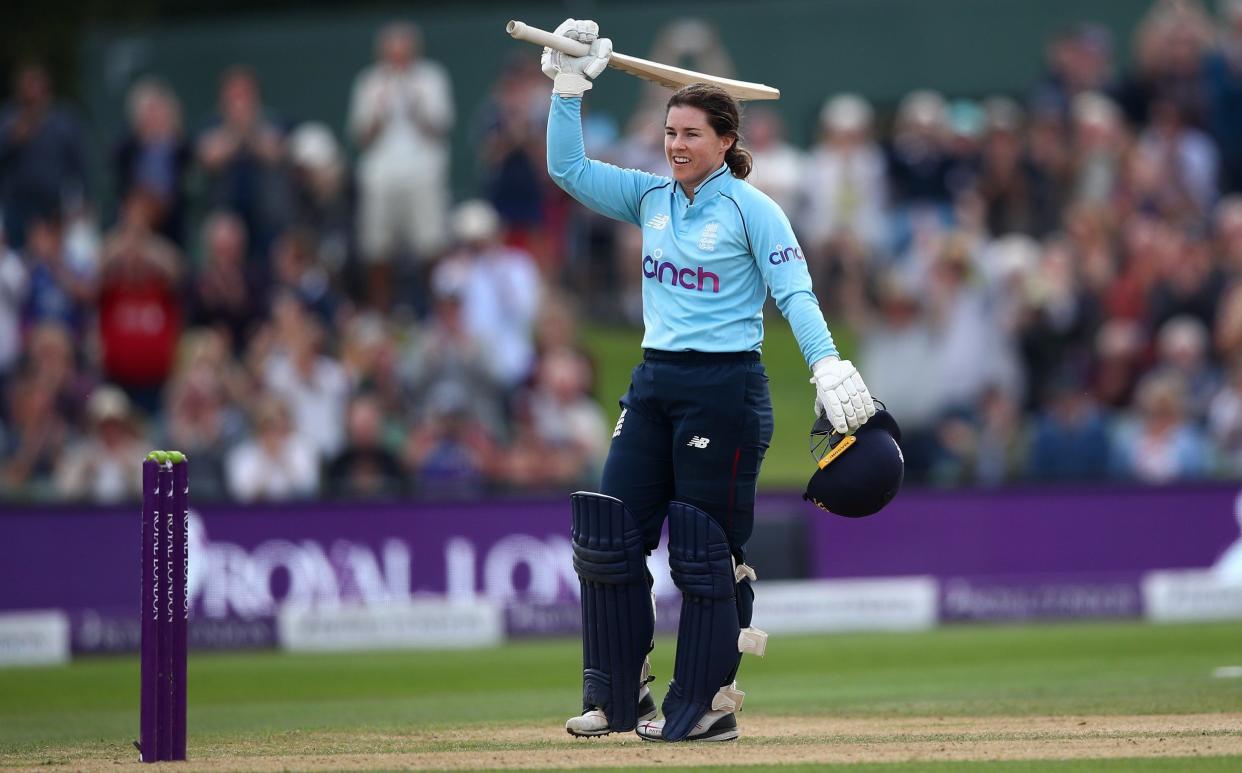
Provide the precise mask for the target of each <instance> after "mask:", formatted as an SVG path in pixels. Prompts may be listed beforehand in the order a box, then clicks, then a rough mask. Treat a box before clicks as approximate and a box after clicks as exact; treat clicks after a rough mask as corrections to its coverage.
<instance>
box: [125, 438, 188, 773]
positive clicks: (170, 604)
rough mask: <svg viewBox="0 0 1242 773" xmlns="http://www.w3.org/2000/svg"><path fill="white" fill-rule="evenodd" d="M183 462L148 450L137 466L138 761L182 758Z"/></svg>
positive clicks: (185, 527) (185, 536) (185, 504)
mask: <svg viewBox="0 0 1242 773" xmlns="http://www.w3.org/2000/svg"><path fill="white" fill-rule="evenodd" d="M189 493H190V485H189V461H188V460H187V459H186V457H185V454H182V453H180V452H178V451H152V452H151V453H150V454H148V455H147V458H146V460H145V461H144V462H143V463H142V594H141V598H142V602H141V619H142V655H141V658H142V676H141V682H140V690H141V700H140V708H139V724H140V729H139V733H140V735H139V741H138V743H137V744H136V745H137V746H138V752H139V759H140V760H141V761H143V762H157V761H161V760H184V759H185V758H186V757H185V729H186V728H185V724H186V723H185V720H186V652H187V647H186V621H187V620H188V619H189V617H190V603H189V595H188V593H187V588H186V584H187V580H188V575H189V567H190V550H189V535H188V532H189V525H190V507H189Z"/></svg>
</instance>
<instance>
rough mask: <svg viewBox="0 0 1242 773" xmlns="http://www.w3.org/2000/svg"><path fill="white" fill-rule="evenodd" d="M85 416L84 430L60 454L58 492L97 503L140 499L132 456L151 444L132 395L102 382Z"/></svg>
mask: <svg viewBox="0 0 1242 773" xmlns="http://www.w3.org/2000/svg"><path fill="white" fill-rule="evenodd" d="M86 417H87V421H88V422H89V424H88V425H87V431H86V435H85V436H84V437H82V438H80V439H79V440H77V441H76V442H74V443H72V444H70V445H69V447H68V448H67V449H66V450H65V452H64V454H63V455H62V456H61V457H60V458H59V459H58V460H57V465H56V472H55V477H56V494H57V496H59V497H62V498H65V499H70V500H83V499H84V500H89V501H91V502H99V503H112V502H122V501H136V500H137V499H139V498H140V497H141V495H142V472H141V466H140V465H136V464H134V460H135V459H141V458H142V457H143V454H144V453H145V452H146V449H147V448H148V447H149V446H148V443H147V440H146V439H145V438H144V436H143V433H142V431H141V429H140V427H139V425H138V418H137V417H136V416H135V415H134V413H133V410H132V408H131V406H130V402H129V399H128V398H126V397H125V393H124V392H123V391H121V390H120V389H118V388H117V387H115V386H111V385H108V384H104V385H102V386H100V387H98V388H97V389H96V390H95V391H94V392H93V393H92V394H91V396H90V400H88V401H87V404H86Z"/></svg>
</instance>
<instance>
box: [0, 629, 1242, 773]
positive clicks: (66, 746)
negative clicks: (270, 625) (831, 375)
mask: <svg viewBox="0 0 1242 773" xmlns="http://www.w3.org/2000/svg"><path fill="white" fill-rule="evenodd" d="M671 645H672V643H671V641H668V640H661V641H660V642H659V645H658V646H657V649H656V652H655V654H654V656H653V666H654V670H655V673H656V675H657V677H658V679H657V684H658V685H660V686H662V685H663V684H664V682H665V681H666V680H667V679H668V678H669V676H670V675H671V670H672V654H673V652H672V650H673V648H672V646H671ZM579 647H580V645H579V643H578V642H577V641H570V640H549V641H526V642H518V643H514V644H510V645H507V646H504V647H502V648H499V649H494V650H482V651H451V652H422V653H417V652H383V653H366V654H331V655H294V654H285V653H230V654H205V653H204V654H193V655H192V656H191V658H190V687H189V694H190V717H189V725H190V756H191V758H192V759H194V760H196V761H198V762H199V763H206V762H209V761H211V760H213V759H216V758H219V759H222V760H231V762H229V763H227V764H225V765H224V767H222V768H217V769H225V768H228V769H234V768H236V767H239V766H240V767H241V768H249V767H250V765H249V762H247V761H253V762H254V764H255V766H256V767H258V768H261V769H265V770H266V769H284V768H286V767H287V768H293V769H301V768H304V767H305V766H304V765H303V764H301V763H300V762H299V760H300V759H302V758H301V757H300V756H299V755H315V760H316V761H317V762H316V764H317V765H318V766H319V767H320V768H324V766H325V764H326V769H331V767H332V760H333V755H344V756H341V757H340V759H341V760H342V765H341V767H343V768H344V767H351V768H355V769H356V768H358V767H359V766H360V765H362V766H364V767H365V766H368V765H371V764H372V763H371V762H368V760H370V759H372V758H371V757H359V756H358V755H359V754H364V753H365V754H378V755H381V756H380V757H379V758H378V760H377V761H376V762H375V763H374V765H375V767H379V768H384V767H388V768H392V767H409V766H410V765H411V764H412V763H411V761H410V760H411V759H412V760H415V761H416V762H417V761H418V760H424V761H425V760H426V759H432V758H430V757H428V758H424V757H420V756H418V755H422V754H434V753H446V754H447V753H454V754H461V753H477V759H478V763H477V764H478V765H479V768H478V769H485V768H486V767H487V766H488V764H497V763H496V762H495V761H494V760H495V759H498V758H497V757H496V756H495V755H502V754H505V753H509V752H524V751H530V752H535V753H539V754H543V753H549V754H556V753H557V750H559V749H562V748H563V749H566V750H567V751H568V752H569V753H576V752H574V750H575V749H588V750H589V751H591V753H597V752H598V753H606V752H607V750H608V749H609V748H610V747H608V746H607V745H608V744H613V743H621V744H626V743H630V741H621V740H617V739H604V740H600V741H590V742H588V741H575V740H574V739H570V738H568V737H567V736H565V735H564V734H563V731H561V730H560V728H561V726H562V723H563V722H564V719H565V717H566V716H567V715H568V714H569V713H571V712H572V711H573V710H574V709H575V708H576V703H577V696H578V677H577V670H578V663H579V654H580V649H579ZM1233 665H1242V625H1238V624H1216V625H1177V626H1173V625H1169V626H1155V625H1147V624H1142V623H1082V624H1072V625H1071V624H1063V625H1062V624H1059V625H1043V626H956V627H949V628H942V629H937V630H934V631H931V632H927V633H919V634H849V635H835V636H798V637H781V636H774V637H773V638H772V640H771V641H770V643H769V646H768V654H767V657H765V658H763V659H751V658H747V662H745V663H744V665H743V670H742V672H741V677H740V685H739V686H740V687H741V688H742V689H744V690H746V692H747V698H746V705H745V709H744V711H743V712H742V715H741V717H740V720H741V726H742V729H743V733H745V730H746V727H747V724H746V723H747V721H751V722H752V724H755V723H766V725H765V726H766V727H768V728H769V730H771V729H772V726H773V723H774V722H775V723H776V727H777V729H779V721H778V720H776V719H775V718H779V717H798V718H802V719H811V720H814V719H816V718H823V719H824V720H825V721H827V722H831V721H846V720H848V721H851V722H854V721H856V722H862V723H867V724H871V725H874V726H875V728H876V730H874V731H869V732H873V733H874V732H878V733H879V735H872V736H868V738H867V739H863V740H865V741H866V742H867V743H868V744H871V746H875V747H876V748H878V749H880V750H881V751H882V750H883V747H884V745H885V744H887V743H902V742H905V741H908V740H910V739H909V738H905V737H903V734H906V735H908V734H909V732H910V731H903V730H902V727H903V722H912V721H916V720H917V721H923V720H924V719H925V720H926V721H929V722H948V723H950V724H952V722H953V718H955V717H967V718H987V717H1002V718H1012V717H1019V718H1031V720H1030V721H1031V722H1032V724H1031V731H1030V732H1029V733H1028V732H1026V731H1024V730H1023V729H1022V728H1021V727H1019V728H1018V729H1014V728H1010V729H1007V730H997V729H992V730H986V731H980V732H979V733H977V734H975V735H969V734H967V735H964V736H954V735H953V733H952V732H950V731H949V730H947V729H946V730H945V731H944V734H943V737H944V738H946V739H948V740H949V741H950V742H952V743H955V744H961V743H963V742H964V743H966V744H967V745H969V744H970V743H974V742H976V741H980V742H989V743H996V744H1000V746H998V747H997V748H1004V746H1005V744H1006V743H1008V742H1009V741H1011V740H1012V741H1014V742H1026V741H1030V742H1051V743H1053V744H1055V742H1056V738H1055V737H1054V734H1050V733H1051V731H1047V732H1045V731H1042V730H1040V729H1039V726H1038V725H1037V724H1035V721H1036V718H1049V717H1052V718H1057V717H1071V716H1072V717H1099V716H1106V715H1112V716H1121V715H1126V716H1129V717H1132V718H1134V717H1138V718H1141V717H1142V716H1143V715H1199V716H1202V715H1211V714H1218V715H1222V719H1224V720H1227V722H1232V719H1231V718H1230V717H1225V716H1224V715H1229V714H1233V715H1237V716H1242V714H1239V712H1242V679H1226V678H1214V677H1213V671H1214V670H1215V669H1217V668H1218V667H1221V666H1233ZM662 692H663V690H662V689H661V690H659V693H661V694H662ZM137 697H138V662H137V658H136V657H115V658H91V659H84V660H80V661H77V662H74V663H72V664H71V665H68V666H65V667H56V668H33V669H8V670H0V768H2V767H34V766H37V767H42V768H43V769H47V767H49V766H50V767H59V766H64V767H71V768H75V769H79V768H95V767H110V768H112V769H116V767H115V766H116V765H117V764H120V763H124V762H129V761H131V760H133V759H134V758H135V754H134V752H133V750H132V749H131V748H130V747H129V743H130V741H131V739H133V738H134V737H135V736H136V733H137V726H138V709H137ZM1006 721H1008V720H1006ZM1023 721H1025V720H1019V725H1021V723H1022V722H1023ZM1093 721H1094V720H1093ZM1083 724H1084V725H1086V724H1087V723H1086V722H1085V721H1084V722H1083ZM515 726H517V727H520V726H530V727H534V728H542V729H546V731H547V733H546V735H541V736H539V737H533V738H531V739H530V740H529V741H528V740H526V739H525V738H524V737H523V736H522V735H520V734H518V735H516V736H515V735H513V734H510V735H508V736H504V735H503V734H502V733H499V732H498V734H497V735H496V736H495V737H494V738H493V737H492V736H491V735H490V734H491V732H492V730H493V729H496V730H497V731H499V730H505V729H511V728H513V727H515ZM888 726H891V727H892V730H891V732H890V731H887V730H885V728H886V727H888ZM828 727H831V725H829V726H828ZM946 727H948V725H946ZM460 731H465V734H464V735H462V734H461V733H460ZM540 732H543V730H540ZM839 732H840V735H831V734H830V735H829V736H827V737H821V738H815V739H814V741H815V742H816V743H818V744H820V748H821V751H822V750H823V749H825V748H826V749H827V750H828V751H831V749H832V745H833V744H834V743H837V742H838V741H839V742H841V743H845V742H858V741H859V739H858V738H854V737H852V736H851V735H850V733H851V732H853V731H849V732H846V731H839ZM920 732H923V731H920ZM954 732H956V731H954ZM1157 732H1159V734H1160V735H1161V736H1162V737H1161V738H1160V741H1161V742H1164V740H1165V739H1164V737H1163V735H1165V733H1164V732H1163V731H1161V730H1159V728H1157V729H1155V730H1151V731H1150V732H1148V731H1143V732H1141V733H1140V732H1137V731H1136V732H1135V733H1134V735H1135V736H1136V737H1137V736H1143V737H1145V738H1146V740H1147V741H1151V742H1152V743H1154V741H1155V739H1154V738H1152V737H1151V736H1152V734H1153V733H1157ZM412 733H414V734H415V735H411V734H412ZM1103 735H1105V736H1108V737H1109V738H1113V737H1117V738H1115V740H1117V743H1119V744H1123V743H1124V742H1125V741H1128V740H1129V739H1126V738H1121V737H1119V736H1124V735H1125V734H1124V733H1120V734H1119V733H1117V732H1112V733H1111V735H1110V734H1108V733H1104V734H1103ZM1168 735H1170V737H1171V738H1172V737H1173V736H1179V733H1178V732H1170V733H1168ZM1186 735H1188V733H1187V732H1181V733H1180V737H1181V741H1180V742H1182V743H1185V742H1186V738H1185V736H1186ZM1195 735H1199V733H1197V732H1196V733H1195ZM1201 735H1202V736H1203V738H1202V739H1201V740H1202V742H1203V746H1202V747H1198V746H1196V747H1195V748H1196V750H1197V751H1196V752H1195V753H1196V754H1199V755H1203V756H1196V757H1194V758H1193V759H1190V758H1187V757H1186V756H1185V755H1184V754H1183V755H1182V756H1181V757H1173V758H1160V757H1159V756H1158V755H1154V754H1147V753H1143V754H1137V753H1136V754H1135V755H1134V756H1136V757H1138V756H1141V757H1144V758H1147V759H1141V760H1135V759H1127V757H1129V756H1130V755H1128V754H1126V753H1125V752H1126V747H1125V746H1124V745H1123V746H1121V747H1119V749H1118V753H1117V754H1115V755H1113V754H1111V753H1110V754H1108V755H1107V756H1108V757H1113V758H1114V761H1112V762H1108V761H1107V760H1103V759H1087V760H1069V761H1064V762H1055V761H1053V760H1050V759H1040V760H1034V761H1030V760H1011V761H1004V762H1001V761H997V762H992V761H987V760H986V759H985V760H982V761H957V762H952V763H949V762H939V761H919V762H903V761H900V760H884V761H885V763H886V764H858V765H843V766H841V767H840V768H838V767H836V766H829V765H824V764H817V765H814V766H805V765H804V766H802V767H797V766H784V767H779V768H772V769H780V770H837V769H842V770H845V769H848V770H850V771H870V770H875V771H885V772H886V773H887V772H889V771H892V772H896V771H949V770H969V771H974V770H984V771H987V773H1000V772H1001V771H1005V772H1008V771H1029V770H1065V771H1088V770H1092V771H1094V770H1102V771H1112V770H1116V771H1124V770H1137V771H1174V770H1193V771H1218V770H1219V771H1225V770H1229V771H1237V770H1242V755H1238V754H1237V750H1239V749H1242V721H1240V722H1238V723H1236V724H1233V725H1232V729H1229V728H1228V727H1226V728H1225V729H1219V728H1217V729H1215V730H1213V731H1212V732H1210V733H1209V732H1207V731H1204V732H1203V733H1202V734H1201ZM806 736H807V733H806V732H804V731H799V732H796V733H793V734H792V735H790V736H789V737H788V738H785V737H783V736H781V735H779V734H778V733H769V734H768V735H766V736H764V737H752V738H747V737H745V736H744V737H743V739H742V741H741V742H739V743H737V744H713V745H709V744H697V745H694V746H696V747H697V748H698V749H702V748H703V747H706V746H712V747H715V748H722V747H728V748H731V749H735V750H743V751H744V750H747V749H750V750H751V751H752V752H753V751H755V750H756V749H755V747H756V746H757V745H758V746H761V747H762V748H761V749H758V751H761V752H763V751H764V750H770V751H771V752H772V754H774V755H779V754H781V753H783V752H785V751H790V750H794V751H796V748H797V746H798V744H801V743H805V742H806V741H807V737H806ZM939 737H941V736H940V735H938V734H935V733H932V734H928V733H926V732H923V735H922V736H920V738H919V739H916V740H921V741H927V740H928V739H930V740H931V741H933V742H934V741H935V740H936V738H939ZM1138 740H1144V738H1138ZM1173 740H1176V739H1173ZM864 745H865V744H864ZM639 746H643V747H646V749H651V748H659V749H663V750H680V749H683V748H686V746H685V745H680V746H669V747H663V746H660V745H654V744H640V743H638V742H633V743H630V746H629V747H625V748H637V747H639ZM613 748H622V747H613ZM867 748H871V747H870V746H868V747H867ZM1213 748H1216V749H1217V750H1221V749H1224V750H1225V751H1227V753H1226V754H1224V755H1223V756H1222V755H1219V754H1217V753H1215V752H1213V751H1212V749H1213ZM639 751H645V749H643V750H639ZM933 751H934V750H933ZM388 753H391V754H394V755H398V756H393V757H392V758H391V760H388V759H387V758H385V757H383V756H382V755H384V754H388ZM402 754H411V755H414V756H413V757H402V756H399V755H402ZM1045 756H1049V755H1045ZM1051 756H1058V755H1055V754H1052V755H1051ZM1071 756H1073V755H1071ZM1097 756H1099V755H1097ZM325 759H326V763H325ZM456 759H458V760H459V762H460V758H456ZM469 759H473V757H471V758H469ZM774 759H779V756H778V757H774ZM238 760H241V762H238ZM489 760H493V762H491V763H489ZM264 761H266V762H264ZM795 761H796V760H795ZM346 762H348V764H345V763H346ZM651 762H652V764H656V763H657V762H658V764H659V766H660V767H661V768H662V769H679V767H678V763H680V762H686V764H690V765H698V764H702V763H700V762H697V761H695V760H681V759H678V758H676V757H671V758H667V759H664V758H658V757H657V758H652V759H651ZM260 763H262V764H260ZM557 764H560V763H559V762H558V763H557ZM571 764H572V763H571ZM590 764H592V765H605V766H606V765H615V764H617V763H615V762H613V761H611V760H602V761H598V760H597V761H595V762H591V763H590ZM711 767H716V768H719V767H722V766H721V764H719V762H716V763H713V764H712V765H711ZM613 769H614V770H615V768H613ZM699 769H702V768H701V767H700V768H699ZM738 769H745V770H752V769H754V770H758V769H768V768H766V767H762V766H760V767H756V766H753V765H752V766H749V767H739V768H738Z"/></svg>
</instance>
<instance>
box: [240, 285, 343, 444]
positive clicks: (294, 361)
mask: <svg viewBox="0 0 1242 773" xmlns="http://www.w3.org/2000/svg"><path fill="white" fill-rule="evenodd" d="M273 307H274V308H273V314H272V317H273V327H274V332H273V336H274V340H273V342H272V343H273V346H272V348H271V350H270V351H269V352H267V354H266V356H263V355H262V354H260V355H259V357H260V360H259V361H258V362H257V363H256V365H257V373H258V375H259V378H260V380H261V382H262V383H263V385H264V387H265V388H266V389H267V391H269V392H270V393H271V394H272V395H273V396H274V397H277V398H278V399H280V400H281V401H282V402H284V404H285V407H286V408H287V410H288V412H289V416H290V417H291V418H292V422H293V429H294V431H295V433H296V434H297V435H298V436H300V437H302V438H303V439H305V440H307V441H309V442H310V443H311V445H312V446H313V447H314V449H315V451H316V453H317V454H318V455H319V458H320V459H331V458H332V457H334V456H335V455H336V454H337V453H339V452H340V450H341V447H342V446H343V445H344V442H345V409H346V405H347V402H348V398H349V380H348V378H347V377H346V375H345V369H344V368H342V367H341V364H340V362H338V361H337V360H336V358H335V357H332V356H330V355H328V354H327V353H326V352H325V351H324V343H325V332H324V328H323V326H322V325H321V324H320V323H319V322H318V321H316V320H315V318H314V317H313V316H311V315H310V314H309V313H308V312H307V310H306V308H305V307H304V306H303V305H302V304H301V302H300V301H299V300H298V299H296V298H295V297H293V296H291V295H281V296H280V297H278V298H277V299H276V301H275V302H274V304H273Z"/></svg>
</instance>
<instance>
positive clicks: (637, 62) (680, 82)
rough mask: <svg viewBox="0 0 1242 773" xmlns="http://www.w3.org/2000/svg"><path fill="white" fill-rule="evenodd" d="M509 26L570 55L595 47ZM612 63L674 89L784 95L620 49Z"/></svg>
mask: <svg viewBox="0 0 1242 773" xmlns="http://www.w3.org/2000/svg"><path fill="white" fill-rule="evenodd" d="M505 30H506V31H507V32H508V33H509V34H510V35H512V36H513V37H514V38H515V39H517V40H525V41H526V42H527V43H534V44H535V45H537V46H547V47H548V48H553V49H556V50H557V51H561V52H563V53H566V54H569V55H570V56H586V55H587V54H588V53H590V51H591V47H590V46H588V45H587V44H586V43H580V42H578V41H576V40H572V39H570V38H567V37H565V36H564V35H553V34H552V33H551V32H548V31H547V30H541V29H539V28H538V27H532V26H530V25H528V24H525V23H523V22H520V21H510V22H509V23H508V24H507V25H505ZM608 66H609V67H611V68H613V69H614V70H620V71H621V72H624V73H629V74H630V75H633V76H634V77H636V78H642V79H643V80H648V81H651V82H652V83H658V84H660V85H661V86H667V87H668V88H670V89H676V88H680V87H681V86H685V85H687V84H690V83H710V84H712V85H713V86H719V87H720V88H722V89H724V90H725V91H727V92H729V94H730V95H731V96H732V97H733V98H734V99H780V98H781V91H780V89H774V88H772V87H771V86H765V85H764V84H762V83H751V82H749V81H735V80H733V79H732V78H721V77H719V76H716V75H708V74H706V73H701V72H695V71H694V70H684V69H682V68H680V67H673V66H672V65H668V64H660V63H659V62H653V61H651V60H650V59H639V58H638V57H637V56H626V55H625V54H618V53H617V52H616V51H613V52H612V58H611V59H609V60H608Z"/></svg>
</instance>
